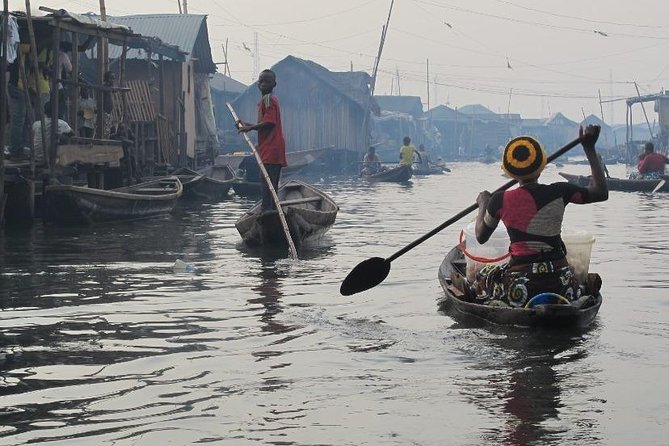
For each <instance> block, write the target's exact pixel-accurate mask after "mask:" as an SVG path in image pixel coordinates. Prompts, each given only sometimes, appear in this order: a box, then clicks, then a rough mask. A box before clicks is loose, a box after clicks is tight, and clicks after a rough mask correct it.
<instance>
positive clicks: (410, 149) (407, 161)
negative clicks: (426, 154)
mask: <svg viewBox="0 0 669 446" xmlns="http://www.w3.org/2000/svg"><path fill="white" fill-rule="evenodd" d="M414 153H415V154H416V155H418V159H419V160H420V162H421V163H422V162H423V158H422V157H421V156H420V153H418V151H417V150H416V148H415V147H414V146H412V145H411V138H409V137H408V136H405V137H404V145H403V146H402V147H400V166H406V165H409V166H410V165H412V164H413V155H414Z"/></svg>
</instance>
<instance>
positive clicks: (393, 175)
mask: <svg viewBox="0 0 669 446" xmlns="http://www.w3.org/2000/svg"><path fill="white" fill-rule="evenodd" d="M412 175H413V170H412V169H411V166H410V165H408V164H405V165H400V166H397V167H393V168H392V169H387V170H383V171H381V172H379V173H375V174H373V175H364V174H363V175H362V176H363V178H366V179H367V180H369V181H379V182H386V183H403V182H405V181H409V180H410V179H411V176H412Z"/></svg>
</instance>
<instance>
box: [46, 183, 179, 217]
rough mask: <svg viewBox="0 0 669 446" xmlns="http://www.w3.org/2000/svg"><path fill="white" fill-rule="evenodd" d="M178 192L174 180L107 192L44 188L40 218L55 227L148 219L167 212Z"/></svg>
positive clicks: (81, 188) (177, 186) (88, 189)
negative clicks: (54, 224)
mask: <svg viewBox="0 0 669 446" xmlns="http://www.w3.org/2000/svg"><path fill="white" fill-rule="evenodd" d="M182 193H183V186H182V185H181V181H179V179H178V178H177V177H166V178H161V179H157V180H153V181H147V182H145V183H140V184H136V185H134V186H128V187H122V188H119V189H111V190H102V189H93V188H89V187H81V186H47V187H46V190H45V197H44V202H45V210H44V219H45V220H46V221H48V222H52V223H59V224H93V223H101V222H110V221H120V220H135V219H140V218H148V217H153V216H156V215H160V214H166V213H169V212H171V211H172V209H174V206H175V204H176V202H177V199H178V198H179V197H180V196H181V194H182Z"/></svg>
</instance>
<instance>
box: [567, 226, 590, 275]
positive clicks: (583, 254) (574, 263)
mask: <svg viewBox="0 0 669 446" xmlns="http://www.w3.org/2000/svg"><path fill="white" fill-rule="evenodd" d="M562 241H563V242H564V245H565V246H566V247H567V262H569V266H571V267H572V269H573V270H574V275H575V276H576V278H577V279H578V281H579V282H580V283H585V281H586V279H587V278H588V271H589V269H590V255H591V254H592V245H593V244H594V243H595V237H594V236H593V235H592V234H590V233H589V232H587V231H584V230H574V229H563V230H562Z"/></svg>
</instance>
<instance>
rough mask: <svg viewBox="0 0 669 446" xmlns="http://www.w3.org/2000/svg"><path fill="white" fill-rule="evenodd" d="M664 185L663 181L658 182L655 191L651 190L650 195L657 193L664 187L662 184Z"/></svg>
mask: <svg viewBox="0 0 669 446" xmlns="http://www.w3.org/2000/svg"><path fill="white" fill-rule="evenodd" d="M665 183H666V181H665V180H660V182H659V183H657V186H655V189H653V191H652V192H651V194H654V193H655V192H657V191H658V190H660V189H662V188H663V187H664V184H665Z"/></svg>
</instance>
